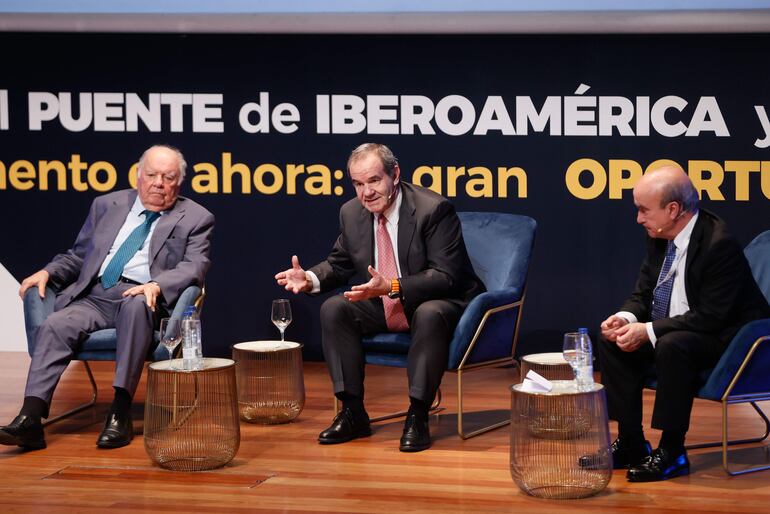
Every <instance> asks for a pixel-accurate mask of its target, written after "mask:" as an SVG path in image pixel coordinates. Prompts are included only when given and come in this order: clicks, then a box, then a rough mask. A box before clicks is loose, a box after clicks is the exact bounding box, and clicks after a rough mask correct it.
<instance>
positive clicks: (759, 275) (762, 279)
mask: <svg viewBox="0 0 770 514" xmlns="http://www.w3.org/2000/svg"><path fill="white" fill-rule="evenodd" d="M743 253H744V254H745V255H746V259H747V260H748V261H749V265H750V266H751V274H752V275H754V280H756V281H757V285H758V286H759V289H760V290H761V291H762V293H763V294H764V295H765V298H767V301H768V302H770V230H766V231H764V232H762V233H761V234H759V235H758V236H757V237H755V238H754V240H752V241H751V242H750V243H749V244H748V246H746V249H745V250H744V251H743Z"/></svg>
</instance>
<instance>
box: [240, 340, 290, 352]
mask: <svg viewBox="0 0 770 514" xmlns="http://www.w3.org/2000/svg"><path fill="white" fill-rule="evenodd" d="M300 347H302V345H301V344H299V343H295V342H294V341H246V342H243V343H237V344H234V345H233V348H234V349H236V350H242V351H246V352H279V351H282V350H295V349H297V348H300Z"/></svg>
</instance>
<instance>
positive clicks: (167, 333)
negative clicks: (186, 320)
mask: <svg viewBox="0 0 770 514" xmlns="http://www.w3.org/2000/svg"><path fill="white" fill-rule="evenodd" d="M181 321H182V320H180V319H179V318H163V319H162V320H160V342H161V344H163V346H165V347H166V349H167V350H168V358H169V359H173V358H174V349H175V348H176V347H177V346H178V345H179V343H180V342H181V341H182V323H181ZM169 365H171V363H169ZM172 369H173V366H172Z"/></svg>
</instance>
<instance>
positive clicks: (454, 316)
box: [411, 300, 460, 332]
mask: <svg viewBox="0 0 770 514" xmlns="http://www.w3.org/2000/svg"><path fill="white" fill-rule="evenodd" d="M459 315H460V312H459V310H458V309H454V308H453V306H452V305H451V304H448V302H445V301H442V300H429V301H427V302H424V303H422V304H420V305H419V306H418V307H417V309H415V311H414V315H413V316H412V323H411V325H412V329H415V328H418V329H422V330H425V329H427V330H442V331H446V332H451V331H453V330H454V325H456V324H457V320H458V319H459V317H460V316H459Z"/></svg>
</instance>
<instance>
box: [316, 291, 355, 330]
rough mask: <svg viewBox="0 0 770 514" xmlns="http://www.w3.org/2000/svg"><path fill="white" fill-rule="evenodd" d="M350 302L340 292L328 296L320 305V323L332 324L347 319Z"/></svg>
mask: <svg viewBox="0 0 770 514" xmlns="http://www.w3.org/2000/svg"><path fill="white" fill-rule="evenodd" d="M349 304H350V302H349V301H348V300H347V299H346V298H345V297H344V296H342V295H341V294H337V295H334V296H331V297H329V298H328V299H327V300H326V301H325V302H324V303H323V304H322V305H321V325H322V326H333V325H335V324H337V323H342V322H343V321H346V320H347V319H348V308H349Z"/></svg>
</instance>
